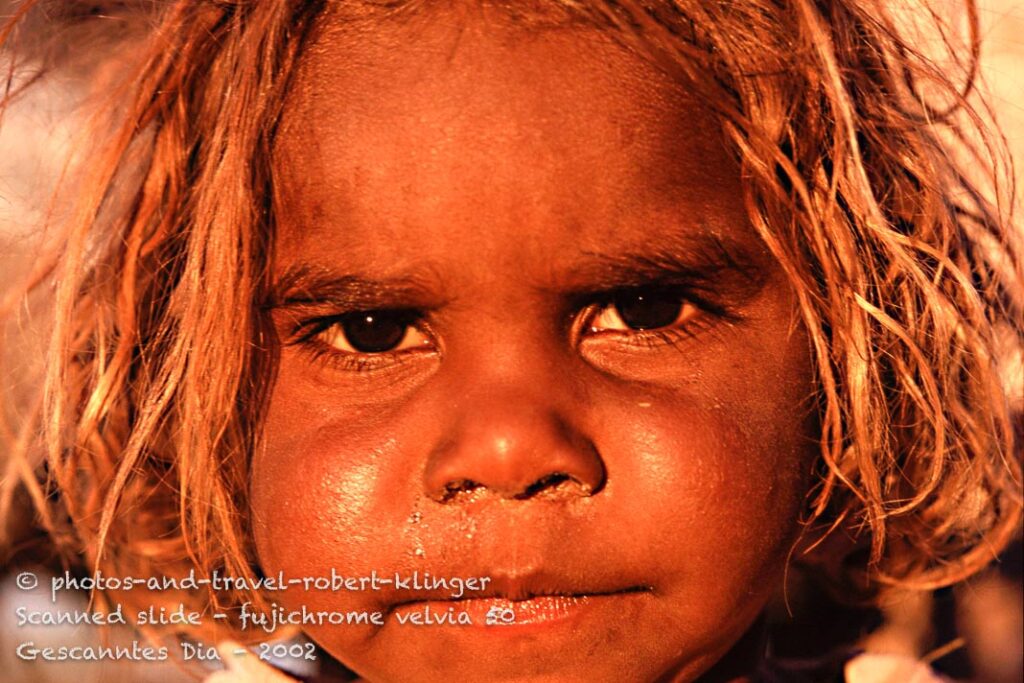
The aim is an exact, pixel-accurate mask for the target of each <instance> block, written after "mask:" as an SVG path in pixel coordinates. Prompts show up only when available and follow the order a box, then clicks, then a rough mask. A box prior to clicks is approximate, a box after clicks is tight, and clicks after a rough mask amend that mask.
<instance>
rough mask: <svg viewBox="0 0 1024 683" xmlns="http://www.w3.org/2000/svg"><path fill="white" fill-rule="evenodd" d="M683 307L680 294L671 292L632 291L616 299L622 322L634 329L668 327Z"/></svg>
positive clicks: (616, 308)
mask: <svg viewBox="0 0 1024 683" xmlns="http://www.w3.org/2000/svg"><path fill="white" fill-rule="evenodd" d="M682 307H683V303H682V301H680V299H679V296H678V295H674V294H672V293H670V292H657V291H644V292H632V293H629V294H624V295H622V296H620V297H618V298H617V299H616V300H615V310H616V311H618V313H619V317H620V318H622V322H624V323H626V325H628V326H629V327H631V328H633V329H634V330H651V329H655V328H658V327H667V326H668V325H671V324H672V323H674V322H675V321H676V318H678V317H679V312H680V310H681V309H682Z"/></svg>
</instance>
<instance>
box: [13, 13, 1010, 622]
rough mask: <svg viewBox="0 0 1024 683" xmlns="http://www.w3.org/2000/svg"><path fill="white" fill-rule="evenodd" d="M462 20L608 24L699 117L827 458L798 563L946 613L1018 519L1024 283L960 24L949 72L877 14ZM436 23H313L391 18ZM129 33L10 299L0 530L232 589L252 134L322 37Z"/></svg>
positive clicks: (269, 235)
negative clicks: (26, 324) (35, 338)
mask: <svg viewBox="0 0 1024 683" xmlns="http://www.w3.org/2000/svg"><path fill="white" fill-rule="evenodd" d="M83 4H87V5H92V4H94V3H77V2H71V3H64V4H63V9H60V10H58V9H55V8H56V7H61V4H60V3H47V2H36V3H31V2H30V3H28V4H27V5H25V6H24V7H22V9H21V10H20V13H19V14H18V15H17V16H15V17H14V18H13V19H11V21H10V22H9V23H8V24H7V29H6V33H5V35H4V36H3V41H4V44H5V45H6V46H7V52H6V53H5V54H6V55H7V57H8V64H9V69H10V71H9V74H8V75H9V76H10V77H11V78H8V84H9V86H10V84H11V83H12V82H13V81H12V78H13V76H15V75H16V74H19V73H23V70H24V69H26V68H33V69H36V70H38V71H39V72H45V71H47V70H49V71H59V70H61V69H66V68H68V67H69V65H73V64H74V62H75V60H76V59H78V57H76V54H75V51H74V50H67V49H63V50H54V49H46V48H44V47H40V46H39V44H38V42H37V40H36V39H34V38H33V35H37V34H38V31H36V32H35V33H34V32H33V31H32V30H31V29H32V27H33V26H34V25H35V24H38V23H39V22H43V23H46V25H47V26H50V27H51V29H52V27H53V26H54V25H60V26H63V27H64V31H65V33H63V34H60V35H62V36H68V35H70V36H75V35H81V32H83V31H88V32H89V35H90V36H94V34H97V33H98V34H102V25H101V28H99V29H97V28H96V27H95V26H96V25H95V23H94V22H95V21H96V20H93V19H91V18H90V17H89V16H85V14H86V13H82V12H77V13H76V12H75V11H73V8H75V7H79V6H81V5H83ZM114 4H121V5H125V4H126V3H114ZM139 4H140V5H142V4H143V3H141V2H140V3H139ZM459 4H460V3H458V2H455V1H454V0H453V1H452V2H450V3H444V4H443V7H445V8H448V9H451V8H454V7H455V6H457V5H459ZM463 4H465V3H463ZM478 4H480V5H483V6H486V7H487V8H489V9H491V10H494V11H500V12H502V13H504V14H506V15H508V16H510V17H512V19H513V20H523V21H529V20H530V19H531V18H536V17H545V21H556V22H557V21H578V22H587V23H589V24H592V25H596V26H598V27H601V28H603V29H605V30H607V31H608V32H610V33H612V34H614V35H615V36H616V38H617V39H618V40H620V41H621V42H622V44H623V45H624V46H626V47H627V48H628V49H632V50H636V51H637V52H639V53H641V54H643V55H644V56H645V58H649V59H651V60H653V61H654V62H655V63H657V64H658V65H659V66H660V67H661V68H664V69H665V70H666V71H668V72H670V73H671V74H672V75H673V76H675V77H677V78H678V79H679V80H680V82H683V83H685V84H686V86H687V87H688V88H690V89H691V90H692V91H693V92H694V93H695V94H696V95H697V96H698V97H699V98H700V99H701V101H702V102H703V103H704V104H705V105H706V106H708V107H709V108H711V110H713V111H714V112H715V114H716V115H717V116H718V118H719V119H720V121H721V123H722V131H723V139H724V142H725V144H727V145H728V147H729V148H730V149H731V150H732V152H733V153H734V154H735V156H736V157H737V159H738V160H739V162H740V164H741V168H742V172H743V179H744V196H743V197H742V201H744V202H745V204H746V207H747V212H748V215H749V218H750V221H751V223H752V225H753V226H754V227H755V229H756V230H757V232H758V233H759V235H760V237H761V238H762V239H763V240H764V242H765V244H766V245H767V246H768V248H769V249H770V251H771V253H772V254H773V255H774V257H775V258H776V259H777V261H778V262H779V264H780V265H781V267H782V269H783V270H784V272H785V274H786V275H787V277H788V279H789V282H790V283H791V285H792V288H793V290H794V291H795V293H796V296H797V299H798V302H799V307H800V312H801V316H802V322H803V325H804V326H805V327H806V329H807V333H808V336H809V338H810V340H811V346H810V348H809V353H810V354H811V356H812V359H813V362H814V366H815V368H816V373H817V387H818V390H817V394H816V395H815V397H814V399H815V401H816V405H817V411H818V417H819V422H820V426H821V438H820V458H819V460H818V464H817V466H816V475H817V476H816V478H815V484H814V486H813V488H812V490H811V491H810V492H809V493H808V499H807V513H806V515H807V517H806V519H805V520H804V521H805V522H806V529H807V533H806V534H805V535H806V536H807V537H808V538H810V539H811V540H812V541H815V542H816V541H818V540H820V539H822V538H825V539H829V538H833V537H837V536H840V537H843V538H846V539H849V540H850V545H851V546H852V547H853V548H854V549H857V548H863V550H864V552H862V553H861V552H844V553H842V555H841V557H840V560H842V561H840V562H831V561H830V562H827V563H823V564H822V570H823V571H825V572H827V573H829V574H830V576H831V577H832V578H833V579H834V580H836V581H839V580H841V579H842V580H845V581H847V583H846V584H843V585H847V586H849V589H850V591H851V594H852V591H854V589H856V590H857V591H864V592H868V593H870V591H871V589H872V588H877V587H879V586H886V585H902V586H911V587H918V588H932V587H938V586H943V585H948V584H950V583H953V582H956V581H959V580H961V579H963V578H965V577H967V576H969V575H971V574H972V573H974V572H977V571H978V570H979V569H981V568H982V567H984V566H985V565H986V564H987V563H988V562H990V561H991V560H992V559H993V558H994V556H995V555H996V554H997V553H998V552H999V551H1000V549H1002V548H1003V547H1004V546H1005V545H1006V543H1007V542H1008V540H1009V539H1010V538H1012V536H1013V534H1014V533H1015V531H1016V530H1017V529H1018V528H1019V523H1020V516H1021V469H1020V460H1019V458H1020V453H1019V451H1020V438H1021V437H1020V435H1015V433H1014V429H1015V425H1018V426H1019V424H1020V423H1019V419H1020V415H1019V411H1020V409H1021V405H1020V402H1019V401H1018V402H1017V403H1013V399H1014V396H1015V395H1016V392H1018V391H1019V390H1020V388H1019V386H1018V387H1016V388H1014V387H1013V386H1010V385H1007V384H1006V382H1005V381H1003V380H1002V379H1001V374H1000V373H1001V372H1003V368H1004V367H1005V362H1006V361H1005V359H1007V358H1010V359H1012V358H1014V357H1017V358H1019V353H1020V349H1021V348H1022V345H1024V308H1022V292H1024V276H1022V263H1021V254H1020V251H1019V245H1018V244H1017V243H1015V241H1014V240H1015V237H1014V234H1015V233H1014V231H1013V222H1012V220H1011V216H1010V211H1009V207H1010V206H1012V200H1011V199H1010V197H1009V196H1008V194H1007V192H1008V188H1010V187H1011V184H1012V183H1010V182H1009V180H1008V178H1007V177H1006V175H1005V174H1004V173H1003V172H1002V171H1001V169H1003V168H1005V162H1006V160H1005V159H1004V158H1003V156H1002V152H1001V150H1002V149H1003V145H1002V143H1001V138H1000V137H999V135H998V134H997V133H996V132H994V129H992V128H991V127H988V126H987V125H986V123H985V121H986V117H984V116H982V114H984V109H983V108H979V107H978V106H977V105H974V106H972V104H971V102H972V97H971V89H972V87H973V84H974V82H975V80H976V77H977V73H976V72H977V65H978V54H979V53H978V32H977V11H976V8H975V7H974V5H973V3H966V4H965V17H966V25H967V27H968V29H969V30H968V35H967V38H966V40H965V42H964V45H965V49H963V50H962V51H961V50H952V51H951V52H950V56H949V57H950V58H949V60H947V61H946V62H942V63H939V62H937V61H934V60H932V59H930V58H929V57H928V56H926V55H923V54H921V53H920V52H919V51H918V50H916V49H915V46H914V44H913V41H912V39H911V38H909V37H908V34H907V32H906V27H905V26H904V25H902V24H900V23H899V22H898V21H897V19H896V18H895V17H894V16H893V13H892V11H891V10H892V4H891V3H887V2H881V1H879V0H831V1H825V0H819V1H814V0H735V1H730V2H708V1H706V0H674V1H661V0H642V1H641V0H637V1H631V0H603V1H598V0H595V1H593V2H590V1H586V0H561V1H557V0H549V1H548V2H545V1H544V0H533V1H531V2H529V3H500V2H496V1H495V2H490V3H487V2H483V3H478ZM438 5H441V3H437V4H431V5H429V6H428V4H427V3H426V2H423V1H422V0H421V1H419V2H415V1H405V2H401V1H396V2H388V3H384V2H377V3H371V2H364V1H362V0H351V1H349V2H339V3H335V4H334V6H333V7H332V10H333V9H337V8H338V7H340V8H341V9H342V10H351V12H350V13H351V20H352V21H400V20H402V17H403V16H408V15H411V14H414V13H417V12H418V13H426V12H429V11H433V9H436V8H437V6H438ZM69 7H70V8H72V9H71V10H69V9H68V8H69ZM145 7H146V11H145V12H141V16H142V17H143V19H141V20H139V21H137V22H136V24H137V25H136V26H135V28H134V29H133V30H131V31H127V32H126V34H125V36H123V37H120V38H117V39H116V40H113V41H112V44H113V47H111V48H110V49H114V50H122V51H125V50H130V51H131V53H130V54H131V55H132V60H131V61H132V63H131V64H129V65H128V66H125V67H123V68H122V69H120V70H119V71H118V72H117V78H115V79H113V83H114V84H115V85H116V88H114V89H113V90H111V94H110V95H109V96H108V100H109V104H110V106H109V107H108V108H107V109H108V115H106V116H102V117H100V116H97V117H95V118H93V119H91V120H90V123H89V124H88V125H90V126H92V127H93V128H92V130H93V131H94V137H95V138H96V141H97V142H96V144H95V145H94V146H93V147H92V148H90V152H89V163H88V172H87V173H85V174H83V177H82V179H80V180H78V181H76V182H75V183H74V184H73V186H72V185H70V184H68V185H67V187H65V190H64V191H65V192H73V194H74V196H75V197H76V200H75V201H74V203H73V210H72V211H69V212H65V213H63V214H61V215H62V218H61V219H60V220H59V221H53V223H54V224H53V225H50V226H48V230H49V231H50V232H49V233H48V234H50V237H48V244H50V245H51V248H48V249H47V250H46V253H47V254H48V258H43V259H41V260H40V262H39V263H38V266H37V267H36V268H35V269H34V270H33V272H32V273H31V274H30V275H29V276H28V277H27V278H25V281H24V282H23V283H15V284H10V285H8V286H7V291H4V292H2V294H3V295H4V296H3V298H2V299H0V301H3V302H4V304H3V306H4V307H3V310H2V311H0V314H2V315H3V316H5V317H4V321H5V323H4V324H5V325H6V329H7V347H6V349H5V350H3V353H0V360H2V361H3V363H4V368H5V374H4V375H3V377H4V378H5V381H7V380H6V378H8V377H11V376H13V375H11V374H10V373H11V372H13V371H12V368H13V367H15V366H16V365H17V360H18V359H17V357H16V354H15V351H16V350H17V349H18V347H17V346H16V345H14V344H13V343H12V342H11V338H12V336H11V335H12V330H16V329H19V326H20V325H22V324H23V320H24V311H26V310H31V311H34V313H33V316H34V320H36V321H37V323H38V324H39V325H40V326H41V327H42V328H43V329H44V330H45V333H44V334H43V337H44V338H45V339H46V340H47V342H46V350H45V353H44V354H43V359H42V363H41V367H42V371H41V374H42V377H41V378H40V379H39V381H38V382H37V383H35V384H31V385H30V386H31V387H32V388H31V390H24V389H22V390H19V395H18V396H13V395H11V396H9V397H8V398H6V399H5V404H4V406H3V408H4V410H3V414H4V416H5V421H4V425H5V432H4V434H3V438H4V446H3V448H4V450H3V460H2V461H0V464H2V465H3V468H4V469H3V471H4V480H3V487H2V498H0V505H2V509H0V513H4V514H3V517H4V518H5V519H10V517H9V516H8V514H9V513H10V511H11V510H12V508H13V507H15V506H16V505H17V503H18V502H19V501H21V500H23V499H24V500H30V501H31V502H32V503H33V504H34V510H35V513H34V514H35V515H36V518H37V520H38V525H37V526H38V527H39V528H40V529H41V530H42V531H45V533H46V535H47V538H48V539H50V542H51V543H52V545H53V547H54V548H56V549H57V550H58V551H59V552H61V553H62V554H63V555H64V556H65V557H66V558H69V561H72V562H76V563H78V564H79V565H80V566H82V567H83V569H84V570H86V571H90V572H91V571H95V570H102V571H103V572H104V573H106V574H132V575H135V576H142V575H146V574H164V575H167V574H174V573H182V574H183V573H186V572H187V571H188V570H189V569H190V568H193V567H194V568H197V569H198V570H199V571H200V572H201V573H205V574H209V573H210V572H212V571H213V570H214V569H216V570H218V571H220V572H221V573H222V574H226V575H232V576H250V575H253V574H254V573H257V572H258V571H259V570H258V562H257V559H256V557H255V555H254V551H253V547H252V546H253V544H252V542H251V538H250V531H251V530H250V529H249V517H248V502H247V500H248V463H249V460H250V455H251V454H252V452H253V450H254V448H255V447H256V444H257V443H258V442H259V439H260V425H261V421H262V415H263V411H264V407H265V404H266V399H267V395H268V393H269V391H270V390H271V387H272V383H273V375H274V369H275V360H276V358H275V338H274V332H273V330H272V327H271V326H270V324H269V322H268V320H267V315H266V313H265V312H264V311H263V309H262V307H261V304H262V303H263V301H264V298H265V297H266V296H267V293H268V291H269V286H270V283H269V281H268V277H269V275H268V271H269V267H268V264H269V261H270V258H271V256H272V253H273V245H274V206H273V201H272V198H273V197H274V175H273V164H272V161H273V144H274V136H275V131H276V129H277V125H278V120H279V117H280V115H281V112H282V109H283V106H284V103H285V99H286V96H287V93H288V84H289V80H290V76H291V74H292V71H293V69H294V67H295V65H296V63H297V62H298V61H299V60H300V59H301V55H302V51H303V48H304V46H305V45H307V44H308V42H309V41H310V39H311V36H312V35H313V34H315V31H316V29H317V27H318V19H319V18H320V17H321V16H322V15H323V13H324V12H325V11H326V8H325V7H324V3H322V2H309V1H306V2H299V1H297V0H249V1H246V0H232V1H228V0H222V1H217V2H214V1H213V0H166V1H164V2H160V3H149V4H146V6H145ZM921 7H922V9H921V10H920V11H922V12H923V11H926V9H927V7H926V6H924V5H921ZM128 9H132V8H128ZM136 9H137V8H136ZM340 13H341V14H342V15H344V14H345V12H344V11H342V12H340ZM47 15H49V16H47ZM54 15H56V16H54ZM40 16H43V18H42V19H40V18H39V17H40ZM933 19H934V20H935V22H937V24H938V25H940V26H941V25H942V22H941V20H940V19H939V18H938V15H934V16H933ZM107 20H108V21H109V20H110V19H109V18H108V19H107ZM87 27H91V28H87ZM538 30H542V29H538ZM76 32H78V33H76ZM67 40H70V39H69V38H65V39H63V43H62V44H65V43H66V42H67ZM953 40H954V39H953V38H949V41H950V42H949V43H948V44H950V45H953V42H952V41H953ZM26 65H28V66H26ZM28 87H29V88H30V87H31V86H28ZM25 90H26V87H20V88H11V87H9V88H8V91H7V95H6V99H8V100H11V101H13V100H14V99H15V98H16V97H18V96H20V94H21V93H23V92H25ZM979 112H980V113H979ZM1015 354H1016V355H1015ZM8 383H9V384H10V383H11V382H8ZM19 386H24V383H23V384H21V385H19ZM8 389H9V390H10V391H9V392H8V393H12V392H13V389H10V387H8ZM1018 398H1019V397H1018ZM7 531H8V534H9V535H10V534H11V532H12V531H13V530H12V529H8V530H7ZM824 545H827V543H826V544H824ZM822 547H824V546H822ZM818 550H820V548H819V549H818ZM812 555H813V553H812ZM851 581H852V582H853V583H849V582H851ZM180 599H181V596H174V597H173V601H174V602H177V601H179V600H180ZM185 599H187V600H191V601H193V602H198V603H200V604H199V606H200V607H201V606H202V604H209V603H211V602H214V601H215V602H216V603H217V604H218V605H219V607H220V608H224V607H230V606H231V605H233V604H238V603H239V602H240V601H242V600H254V599H255V600H258V599H259V596H254V595H246V594H243V593H238V594H235V593H221V594H213V595H203V596H186V598H185ZM119 600H121V601H122V602H124V601H125V600H124V598H123V596H119ZM153 600H154V596H152V595H148V596H145V603H146V604H150V603H152V602H153Z"/></svg>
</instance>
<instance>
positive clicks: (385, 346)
mask: <svg viewBox="0 0 1024 683" xmlns="http://www.w3.org/2000/svg"><path fill="white" fill-rule="evenodd" d="M414 322H415V321H414V320H412V318H411V316H410V315H409V314H408V313H404V312H401V311H358V312H354V313H348V314H346V315H344V316H342V317H341V318H339V319H338V320H336V321H335V322H333V323H332V324H330V325H328V326H326V327H324V329H323V330H322V331H321V332H320V333H319V334H317V335H316V336H317V337H319V339H320V341H321V342H323V343H324V344H327V345H328V346H331V347H333V348H334V349H336V350H337V351H340V352H342V353H389V352H395V351H406V350H409V349H413V348H417V347H422V346H425V345H427V344H429V343H430V342H429V340H428V339H427V337H426V335H425V334H423V332H422V331H420V330H419V329H418V328H417V327H416V326H415V324H414Z"/></svg>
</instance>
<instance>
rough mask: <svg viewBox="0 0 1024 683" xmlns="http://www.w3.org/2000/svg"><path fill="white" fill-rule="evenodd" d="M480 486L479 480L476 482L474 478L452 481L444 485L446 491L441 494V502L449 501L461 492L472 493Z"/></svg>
mask: <svg viewBox="0 0 1024 683" xmlns="http://www.w3.org/2000/svg"><path fill="white" fill-rule="evenodd" d="M479 487H480V483H479V482H475V481H473V480H472V479H459V480H458V481H450V482H448V483H447V484H445V486H444V493H443V494H441V502H442V503H447V502H448V501H450V500H452V499H453V498H455V497H457V496H458V495H459V494H461V493H471V492H473V491H475V490H476V489H477V488H479Z"/></svg>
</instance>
